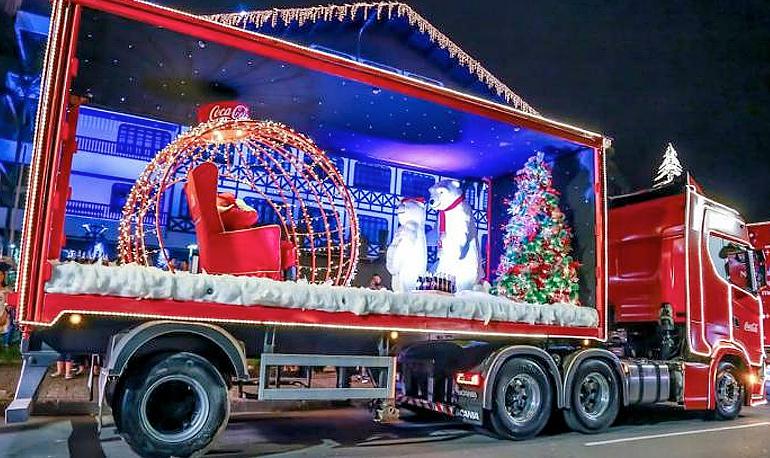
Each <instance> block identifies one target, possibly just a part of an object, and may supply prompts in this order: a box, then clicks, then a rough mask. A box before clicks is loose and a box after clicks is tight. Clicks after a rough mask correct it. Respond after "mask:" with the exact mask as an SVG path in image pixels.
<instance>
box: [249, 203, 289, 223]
mask: <svg viewBox="0 0 770 458" xmlns="http://www.w3.org/2000/svg"><path fill="white" fill-rule="evenodd" d="M243 201H244V202H246V204H247V205H248V206H250V207H252V208H253V209H255V210H256V211H257V214H258V215H259V221H258V223H259V225H266V224H280V222H281V218H280V217H279V216H278V213H276V212H275V209H274V208H273V207H272V206H271V205H270V204H269V203H267V201H266V200H265V199H260V198H258V197H251V196H247V197H244V198H243Z"/></svg>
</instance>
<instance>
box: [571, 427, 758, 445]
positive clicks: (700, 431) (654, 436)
mask: <svg viewBox="0 0 770 458" xmlns="http://www.w3.org/2000/svg"><path fill="white" fill-rule="evenodd" d="M758 426H770V421H762V422H759V423H749V424H745V425H736V426H722V427H720V428H708V429H696V430H693V431H679V432H676V433H665V434H650V435H649V436H637V437H625V438H623V439H611V440H606V441H597V442H586V443H585V444H584V445H585V446H586V447H595V446H597V445H610V444H618V443H621V442H636V441H643V440H647V439H660V438H663V437H675V436H687V435H690V434H703V433H713V432H716V431H728V430H732V429H746V428H756V427H758Z"/></svg>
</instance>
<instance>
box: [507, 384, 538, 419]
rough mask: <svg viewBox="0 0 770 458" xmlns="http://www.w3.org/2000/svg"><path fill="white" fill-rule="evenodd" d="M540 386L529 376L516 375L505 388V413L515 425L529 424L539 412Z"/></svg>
mask: <svg viewBox="0 0 770 458" xmlns="http://www.w3.org/2000/svg"><path fill="white" fill-rule="evenodd" d="M541 403H542V396H541V393H540V384H539V383H538V382H537V380H535V378H534V377H532V376H531V375H529V374H517V375H515V376H513V378H511V380H510V381H509V382H508V385H506V387H505V413H506V414H507V415H508V419H509V420H511V421H512V422H513V423H514V424H516V425H524V424H526V423H528V422H530V421H531V420H532V419H533V418H534V417H535V415H537V413H538V411H539V410H540V405H541Z"/></svg>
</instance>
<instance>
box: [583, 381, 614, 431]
mask: <svg viewBox="0 0 770 458" xmlns="http://www.w3.org/2000/svg"><path fill="white" fill-rule="evenodd" d="M609 405H610V383H609V382H608V381H607V378H606V377H604V376H603V375H602V374H600V373H598V372H591V373H590V374H588V375H586V376H585V377H583V381H582V382H581V383H580V392H579V393H578V405H577V407H578V409H580V411H581V413H582V414H583V415H584V416H585V417H586V418H588V419H590V420H596V419H597V418H599V417H601V416H602V415H603V414H604V413H605V412H606V411H607V408H608V407H609Z"/></svg>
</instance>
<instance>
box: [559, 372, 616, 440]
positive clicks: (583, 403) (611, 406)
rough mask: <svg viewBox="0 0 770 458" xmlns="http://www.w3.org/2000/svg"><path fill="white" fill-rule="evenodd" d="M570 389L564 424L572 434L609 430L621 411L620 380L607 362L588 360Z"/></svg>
mask: <svg viewBox="0 0 770 458" xmlns="http://www.w3.org/2000/svg"><path fill="white" fill-rule="evenodd" d="M573 380H574V381H573V383H572V386H571V387H570V391H569V396H570V404H569V405H570V408H569V409H565V410H564V422H565V423H567V426H569V428H570V429H572V430H573V431H579V432H581V433H586V434H591V433H598V432H601V431H604V430H606V429H607V428H609V427H610V425H612V423H613V422H614V421H615V418H617V416H618V411H619V410H620V398H619V396H618V395H619V389H618V378H617V376H616V375H615V372H613V371H612V369H611V368H610V366H609V365H607V363H605V362H604V361H601V360H598V359H592V360H588V361H585V362H584V363H582V364H581V365H580V367H578V369H577V371H576V372H575V377H574V379H573Z"/></svg>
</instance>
